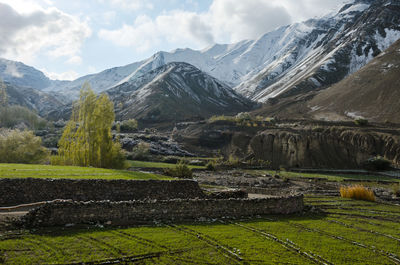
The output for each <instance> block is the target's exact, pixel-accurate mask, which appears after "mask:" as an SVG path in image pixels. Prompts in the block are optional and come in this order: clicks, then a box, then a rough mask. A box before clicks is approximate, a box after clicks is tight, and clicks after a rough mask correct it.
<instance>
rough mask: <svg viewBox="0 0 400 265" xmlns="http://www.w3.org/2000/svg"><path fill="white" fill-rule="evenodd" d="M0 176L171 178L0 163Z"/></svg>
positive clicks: (106, 170)
mask: <svg viewBox="0 0 400 265" xmlns="http://www.w3.org/2000/svg"><path fill="white" fill-rule="evenodd" d="M0 178H68V179H142V180H145V179H171V178H170V177H166V176H161V175H157V174H150V173H144V172H136V171H128V170H113V169H102V168H92V167H73V166H50V165H26V164H0Z"/></svg>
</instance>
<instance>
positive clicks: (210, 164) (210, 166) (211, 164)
mask: <svg viewBox="0 0 400 265" xmlns="http://www.w3.org/2000/svg"><path fill="white" fill-rule="evenodd" d="M206 169H207V170H210V171H214V170H215V162H214V161H209V162H208V163H207V164H206Z"/></svg>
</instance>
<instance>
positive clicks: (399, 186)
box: [393, 184, 400, 198]
mask: <svg viewBox="0 0 400 265" xmlns="http://www.w3.org/2000/svg"><path fill="white" fill-rule="evenodd" d="M393 193H394V195H395V196H396V197H397V198H399V197H400V184H397V185H395V186H394V187H393Z"/></svg>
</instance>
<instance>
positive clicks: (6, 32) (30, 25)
mask: <svg viewBox="0 0 400 265" xmlns="http://www.w3.org/2000/svg"><path fill="white" fill-rule="evenodd" d="M3 2H4V1H3ZM19 3H20V1H15V2H13V4H12V5H13V7H12V6H11V5H8V4H4V3H0V17H1V23H0V56H3V57H7V58H9V59H12V60H21V61H24V62H32V61H33V60H34V58H35V56H36V55H37V53H38V52H40V51H46V53H47V54H48V55H49V56H51V57H61V56H67V57H69V58H71V60H75V61H76V59H72V58H74V57H75V56H76V55H77V54H78V53H79V51H80V49H81V45H82V43H83V42H84V40H85V39H86V38H87V37H89V36H90V35H91V29H90V28H89V26H88V25H87V23H86V22H85V21H81V20H80V19H79V18H76V17H74V16H71V15H68V14H66V13H64V12H62V11H60V10H58V9H57V8H54V7H48V8H47V9H43V8H41V7H40V6H37V5H36V6H35V5H34V4H30V3H31V2H29V1H28V2H27V5H28V6H30V8H31V11H30V12H28V11H27V9H25V8H23V7H21V10H22V11H19V10H16V9H15V8H19V7H20V6H21V5H20V4H19Z"/></svg>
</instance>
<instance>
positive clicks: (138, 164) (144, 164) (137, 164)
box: [127, 160, 206, 168]
mask: <svg viewBox="0 0 400 265" xmlns="http://www.w3.org/2000/svg"><path fill="white" fill-rule="evenodd" d="M127 163H128V165H129V166H130V167H140V168H173V167H175V166H176V164H171V163H161V162H145V161H133V160H128V161H127ZM188 167H189V168H206V167H205V166H192V165H188Z"/></svg>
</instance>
